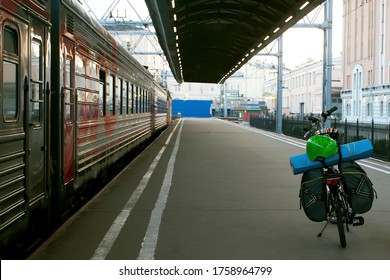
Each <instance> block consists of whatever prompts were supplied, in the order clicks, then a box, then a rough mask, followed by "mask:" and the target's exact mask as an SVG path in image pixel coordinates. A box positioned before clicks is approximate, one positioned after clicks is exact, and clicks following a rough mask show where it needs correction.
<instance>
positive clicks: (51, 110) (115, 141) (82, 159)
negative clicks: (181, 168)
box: [0, 0, 172, 258]
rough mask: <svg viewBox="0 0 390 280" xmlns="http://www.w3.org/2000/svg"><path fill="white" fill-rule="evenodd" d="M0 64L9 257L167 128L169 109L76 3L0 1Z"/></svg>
mask: <svg viewBox="0 0 390 280" xmlns="http://www.w3.org/2000/svg"><path fill="white" fill-rule="evenodd" d="M0 58H1V60H0V250H1V257H2V258H14V257H16V256H17V254H18V250H19V249H23V250H24V249H25V248H28V247H29V246H33V245H34V242H37V241H39V239H40V238H41V237H42V236H44V235H45V234H47V232H49V231H50V230H52V229H53V228H55V227H56V226H58V224H60V223H61V222H62V221H63V220H64V217H66V216H67V214H68V212H69V211H71V209H72V203H73V199H74V198H75V196H77V195H78V194H79V193H81V192H82V190H83V186H84V185H85V184H86V183H87V182H89V181H91V180H93V179H94V178H96V177H97V175H98V174H99V173H102V172H104V171H105V170H106V169H107V168H108V167H110V166H111V165H113V164H114V163H115V162H116V161H117V160H118V159H120V158H121V157H123V156H124V155H126V154H127V153H129V152H130V151H132V150H133V149H134V148H135V147H136V146H138V145H139V144H140V143H142V142H143V141H145V140H146V139H148V138H150V137H151V136H152V135H153V134H154V133H157V132H158V131H161V130H162V129H164V128H165V127H166V126H168V125H169V124H170V122H171V118H172V114H171V106H172V102H171V97H170V95H169V93H168V92H167V91H165V90H164V89H163V88H161V87H160V86H159V85H158V84H157V83H156V82H155V81H154V79H153V77H152V75H151V74H150V73H149V72H148V71H147V70H146V69H145V68H144V67H143V66H142V65H140V64H139V63H138V62H137V61H136V60H135V59H134V58H132V57H131V56H130V55H128V53H127V51H126V50H125V49H123V48H122V47H121V46H119V45H118V44H117V43H116V42H115V41H114V39H113V38H112V37H111V36H110V35H109V34H108V33H107V31H106V30H105V29H104V28H103V27H101V26H100V25H99V23H98V22H96V21H95V20H94V19H92V18H91V17H90V16H89V15H88V14H87V13H86V12H85V11H84V10H83V9H82V7H81V6H80V4H79V3H78V1H76V0H52V1H51V0H0ZM23 250H22V251H23Z"/></svg>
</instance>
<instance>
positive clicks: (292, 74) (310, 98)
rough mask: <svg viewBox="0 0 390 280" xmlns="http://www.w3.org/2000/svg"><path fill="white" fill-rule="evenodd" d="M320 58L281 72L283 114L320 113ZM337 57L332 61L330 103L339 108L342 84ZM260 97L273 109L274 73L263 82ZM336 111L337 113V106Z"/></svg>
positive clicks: (321, 88)
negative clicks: (262, 93)
mask: <svg viewBox="0 0 390 280" xmlns="http://www.w3.org/2000/svg"><path fill="white" fill-rule="evenodd" d="M323 72H324V71H323V62H322V60H320V61H312V60H308V61H307V63H304V64H302V65H301V66H300V67H298V68H296V69H294V70H292V71H289V72H287V71H285V72H284V73H283V102H282V107H283V114H284V115H287V116H297V117H303V116H305V115H308V114H310V113H314V114H320V113H321V112H322V105H323ZM341 78H342V71H341V59H340V58H334V59H333V61H332V105H333V106H337V107H339V108H341V100H340V89H341V85H342V79H341ZM264 90H265V93H264V97H265V98H264V100H265V101H266V102H267V105H268V108H270V109H271V112H272V111H275V108H276V95H277V77H276V74H275V78H274V79H271V80H269V81H267V82H266V83H265V86H264ZM337 113H339V115H340V113H341V110H339V111H338V112H337Z"/></svg>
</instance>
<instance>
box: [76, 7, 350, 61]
mask: <svg viewBox="0 0 390 280" xmlns="http://www.w3.org/2000/svg"><path fill="white" fill-rule="evenodd" d="M83 1H84V2H87V3H88V4H89V6H90V7H91V9H92V10H93V12H94V14H95V15H96V16H97V17H98V18H99V19H100V18H101V17H102V16H103V15H104V14H105V13H106V11H107V10H109V8H110V7H113V4H115V3H116V2H118V4H117V5H116V7H115V8H113V9H112V8H111V10H112V11H113V14H114V16H117V17H126V18H127V19H130V20H133V21H138V20H140V19H142V20H145V19H147V18H148V15H149V13H148V9H147V7H146V4H145V2H144V0H119V1H118V0H105V1H104V2H103V3H102V1H101V0H83ZM130 5H131V6H130ZM84 6H85V8H87V7H86V5H84ZM342 7H343V1H342V0H333V23H332V25H333V30H332V31H333V46H332V53H333V56H334V57H337V56H341V50H342V10H343V9H342ZM312 14H313V13H312ZM312 14H311V15H310V16H309V17H308V18H306V22H308V21H310V20H313V19H314V17H313V16H312ZM322 22H323V10H322V11H321V13H320V16H318V18H317V20H316V23H322ZM323 36H324V32H323V31H322V30H320V29H317V28H294V27H292V28H290V29H289V30H287V31H286V32H285V33H284V34H283V62H284V65H285V67H287V68H289V69H294V68H295V67H296V66H299V65H301V64H302V63H305V62H306V61H307V60H308V59H313V60H321V59H323ZM271 45H273V44H272V43H271V44H270V46H271ZM268 52H271V53H274V52H277V45H276V47H275V50H274V49H272V50H271V49H270V47H269V48H268Z"/></svg>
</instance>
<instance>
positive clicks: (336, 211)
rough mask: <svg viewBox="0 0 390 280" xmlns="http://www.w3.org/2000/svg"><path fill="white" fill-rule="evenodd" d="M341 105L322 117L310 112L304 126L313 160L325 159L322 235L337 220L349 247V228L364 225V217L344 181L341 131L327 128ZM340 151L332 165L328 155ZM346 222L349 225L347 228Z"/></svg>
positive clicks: (342, 242) (307, 151)
mask: <svg viewBox="0 0 390 280" xmlns="http://www.w3.org/2000/svg"><path fill="white" fill-rule="evenodd" d="M336 110H337V107H333V108H331V109H330V110H328V111H325V112H322V113H321V116H320V118H317V117H314V116H310V117H309V125H308V126H307V127H306V128H305V129H304V130H305V131H306V133H305V135H304V138H305V139H308V140H307V142H306V154H307V156H308V158H309V159H310V160H315V161H319V162H321V165H322V182H321V183H322V188H324V189H323V192H324V194H325V195H324V196H325V197H324V198H323V199H324V202H325V212H324V215H326V217H325V220H326V224H325V226H324V227H323V228H322V230H321V232H320V233H319V234H318V237H321V236H322V234H323V232H324V231H325V229H326V227H327V226H328V224H329V222H331V223H335V224H337V229H338V233H339V239H340V245H341V247H343V248H345V247H346V245H347V241H346V237H345V229H346V231H347V232H348V231H349V225H353V226H357V225H363V224H364V219H363V217H357V216H356V213H355V212H354V211H352V208H351V207H350V198H349V196H348V192H347V190H346V189H345V188H344V186H343V183H342V174H341V173H340V171H339V170H340V164H341V152H340V144H338V143H337V138H338V135H339V133H338V131H337V129H335V128H331V127H330V128H326V126H325V123H326V120H327V118H328V117H329V116H331V114H332V113H333V112H335V111H336ZM336 153H339V158H340V160H339V162H338V164H337V165H329V164H327V163H326V158H328V157H330V156H332V155H334V154H336ZM344 226H345V228H344Z"/></svg>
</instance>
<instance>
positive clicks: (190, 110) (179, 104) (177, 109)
mask: <svg viewBox="0 0 390 280" xmlns="http://www.w3.org/2000/svg"><path fill="white" fill-rule="evenodd" d="M212 103H213V101H212V100H175V99H174V100H173V101H172V114H173V116H174V117H175V116H177V114H178V113H181V117H182V118H188V117H190V118H210V117H211V104H212Z"/></svg>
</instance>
